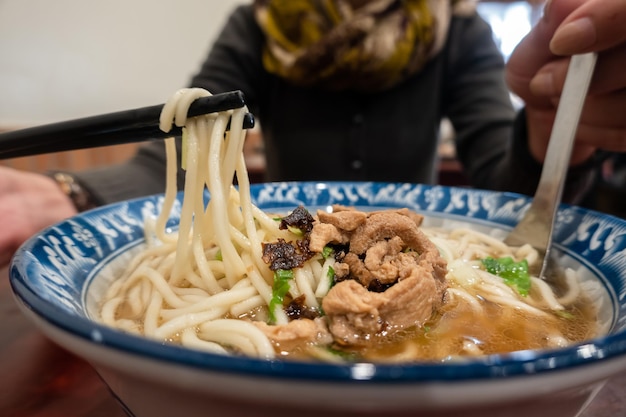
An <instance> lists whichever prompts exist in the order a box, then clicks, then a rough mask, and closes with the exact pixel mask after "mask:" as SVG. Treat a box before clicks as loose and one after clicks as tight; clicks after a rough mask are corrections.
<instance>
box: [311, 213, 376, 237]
mask: <svg viewBox="0 0 626 417" xmlns="http://www.w3.org/2000/svg"><path fill="white" fill-rule="evenodd" d="M317 218H318V219H319V221H320V222H321V223H329V224H332V225H333V226H335V227H336V228H337V229H339V230H342V231H347V232H351V231H353V230H354V229H356V228H357V227H359V226H360V225H362V224H363V223H365V220H366V219H367V213H365V212H363V211H357V210H342V211H336V212H335V211H334V212H332V213H328V212H326V211H323V210H318V211H317Z"/></svg>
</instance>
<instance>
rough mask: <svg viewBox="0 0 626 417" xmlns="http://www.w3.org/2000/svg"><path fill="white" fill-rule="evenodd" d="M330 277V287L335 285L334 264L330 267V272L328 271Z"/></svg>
mask: <svg viewBox="0 0 626 417" xmlns="http://www.w3.org/2000/svg"><path fill="white" fill-rule="evenodd" d="M326 276H327V277H328V281H329V283H328V288H332V287H333V285H335V269H334V268H333V267H332V266H329V267H328V272H327V273H326Z"/></svg>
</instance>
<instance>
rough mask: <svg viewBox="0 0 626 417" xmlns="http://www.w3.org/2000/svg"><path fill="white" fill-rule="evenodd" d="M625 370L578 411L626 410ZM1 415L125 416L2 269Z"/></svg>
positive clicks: (610, 416)
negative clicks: (48, 333) (28, 308)
mask: <svg viewBox="0 0 626 417" xmlns="http://www.w3.org/2000/svg"><path fill="white" fill-rule="evenodd" d="M624 393H626V375H623V376H619V377H617V378H615V379H613V380H612V381H609V383H608V384H607V385H606V386H605V387H604V389H603V390H602V391H601V392H600V393H599V394H598V396H597V397H596V399H595V400H594V402H593V403H592V404H591V405H590V406H589V408H588V409H587V410H586V411H585V412H584V413H583V415H582V416H581V417H620V416H624V415H626V395H624ZM0 416H2V417H125V416H126V414H125V412H124V411H123V410H122V408H121V407H120V406H119V404H118V403H117V402H116V400H115V398H114V397H113V395H111V393H110V392H109V390H108V388H107V386H106V385H105V384H104V382H102V380H101V379H100V378H99V377H98V374H97V373H96V372H95V371H94V370H93V369H92V368H91V366H90V365H89V364H87V363H85V362H84V361H82V360H81V359H79V358H77V357H76V356H74V355H72V354H71V353H68V352H67V351H65V350H64V349H62V348H60V347H58V346H57V345H55V344H54V343H52V342H50V341H49V340H48V339H47V338H46V337H45V336H43V335H42V334H41V333H40V332H39V331H38V329H36V328H35V327H34V325H33V324H31V322H30V321H29V320H27V319H26V317H25V316H23V315H22V313H21V312H20V311H19V309H18V307H17V305H16V303H15V300H14V299H13V295H12V293H11V289H10V286H9V281H8V277H7V270H6V269H2V270H0Z"/></svg>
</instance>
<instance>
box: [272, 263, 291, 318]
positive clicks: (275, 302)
mask: <svg viewBox="0 0 626 417" xmlns="http://www.w3.org/2000/svg"><path fill="white" fill-rule="evenodd" d="M292 279H293V271H292V270H291V269H277V270H276V271H274V285H272V299H271V300H270V305H269V310H270V311H269V321H270V324H276V313H275V311H276V308H282V306H283V301H284V299H285V295H287V292H289V281H291V280H292Z"/></svg>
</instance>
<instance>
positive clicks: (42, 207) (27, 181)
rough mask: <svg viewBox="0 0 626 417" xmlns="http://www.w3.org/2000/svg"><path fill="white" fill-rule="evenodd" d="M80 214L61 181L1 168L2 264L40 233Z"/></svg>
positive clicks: (0, 217)
mask: <svg viewBox="0 0 626 417" xmlns="http://www.w3.org/2000/svg"><path fill="white" fill-rule="evenodd" d="M74 214H76V209H75V208H74V205H73V204H72V202H71V200H70V199H69V197H67V195H65V194H64V193H63V191H62V190H61V188H60V187H59V186H58V185H57V183H56V182H55V181H54V180H53V179H52V178H49V177H47V176H45V175H41V174H34V173H30V172H24V171H17V170H14V169H11V168H6V167H0V265H1V266H5V265H6V264H8V262H9V261H10V259H11V257H12V256H13V254H14V253H15V251H16V250H17V248H18V247H19V246H20V245H21V244H22V243H23V242H24V241H25V240H26V239H28V238H29V237H30V236H32V235H33V234H35V233H36V232H38V231H40V230H42V229H44V228H45V227H47V226H50V225H52V224H54V223H56V222H58V221H60V220H63V219H65V218H67V217H70V216H72V215H74Z"/></svg>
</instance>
